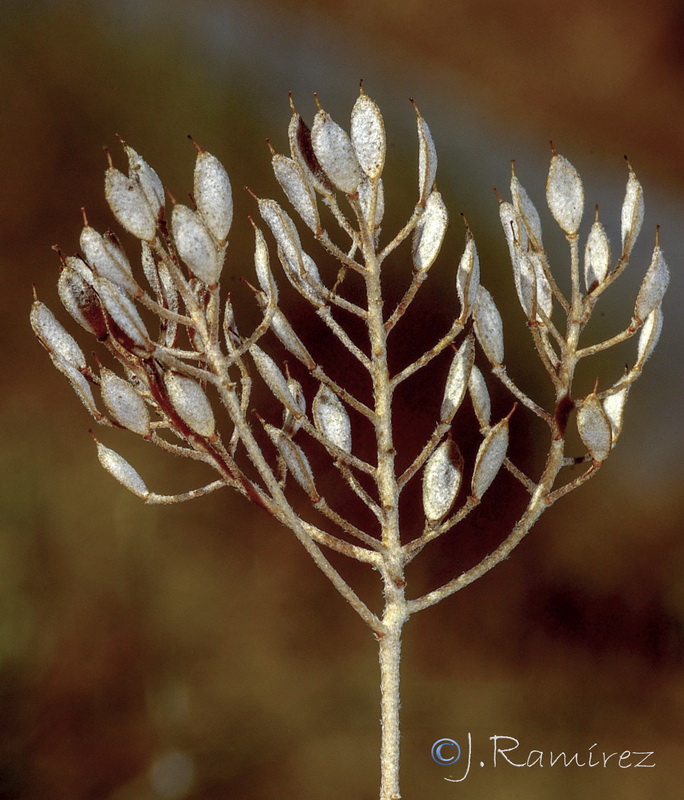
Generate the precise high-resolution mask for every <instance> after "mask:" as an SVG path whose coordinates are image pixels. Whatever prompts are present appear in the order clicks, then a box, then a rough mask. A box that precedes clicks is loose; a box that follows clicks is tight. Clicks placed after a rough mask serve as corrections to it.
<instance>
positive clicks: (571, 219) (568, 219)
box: [546, 151, 584, 236]
mask: <svg viewBox="0 0 684 800" xmlns="http://www.w3.org/2000/svg"><path fill="white" fill-rule="evenodd" d="M546 202H547V203H548V205H549V210H550V211H551V213H552V214H553V218H554V219H555V220H556V222H557V223H558V225H559V226H560V227H561V228H562V230H563V231H565V233H566V234H567V235H568V236H574V235H575V234H576V233H577V230H578V228H579V226H580V222H581V220H582V213H583V212H584V187H583V186H582V179H581V178H580V176H579V173H578V172H577V170H576V169H575V168H574V167H573V166H572V164H571V163H570V162H569V161H568V160H567V158H564V157H563V156H559V155H558V153H556V152H555V151H554V152H553V155H552V157H551V165H550V167H549V175H548V178H547V180H546Z"/></svg>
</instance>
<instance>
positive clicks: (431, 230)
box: [413, 191, 449, 272]
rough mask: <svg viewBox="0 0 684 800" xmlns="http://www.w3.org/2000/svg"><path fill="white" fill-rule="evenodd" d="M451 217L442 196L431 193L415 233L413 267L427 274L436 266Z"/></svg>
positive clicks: (435, 192) (437, 193) (434, 192)
mask: <svg viewBox="0 0 684 800" xmlns="http://www.w3.org/2000/svg"><path fill="white" fill-rule="evenodd" d="M448 224H449V216H448V214H447V210H446V206H445V205H444V201H443V200H442V195H441V194H440V193H439V192H437V191H433V192H430V196H429V197H428V199H427V201H426V203H425V210H424V211H423V214H422V216H421V218H420V219H419V220H418V223H417V224H416V227H415V228H414V231H413V266H414V267H415V269H416V272H426V271H427V270H428V269H430V267H431V266H432V265H433V264H434V262H435V259H436V258H437V256H438V254H439V251H440V249H441V247H442V243H443V242H444V236H445V235H446V230H447V226H448Z"/></svg>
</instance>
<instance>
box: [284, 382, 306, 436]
mask: <svg viewBox="0 0 684 800" xmlns="http://www.w3.org/2000/svg"><path fill="white" fill-rule="evenodd" d="M287 387H288V389H289V390H290V394H291V395H292V397H294V400H295V402H296V403H297V406H298V408H299V411H300V413H301V416H300V417H299V418H298V419H295V417H294V416H293V414H292V412H291V411H288V409H287V408H286V409H284V410H283V431H284V432H285V433H286V434H287V435H288V436H294V434H295V433H297V431H298V430H299V429H300V428H301V427H302V423H301V420H302V417H304V416H306V398H305V397H304V390H303V389H302V384H301V383H300V382H299V381H298V380H295V379H294V378H293V377H292V375H290V374H289V372H288V375H287Z"/></svg>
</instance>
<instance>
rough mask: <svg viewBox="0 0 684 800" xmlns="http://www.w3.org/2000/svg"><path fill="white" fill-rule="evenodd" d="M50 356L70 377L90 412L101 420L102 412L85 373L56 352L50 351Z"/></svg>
mask: <svg viewBox="0 0 684 800" xmlns="http://www.w3.org/2000/svg"><path fill="white" fill-rule="evenodd" d="M50 358H51V360H52V363H53V364H54V365H55V367H56V368H57V369H58V370H59V371H60V372H61V373H62V375H64V376H65V377H66V378H67V379H68V381H69V383H70V384H71V388H72V389H73V390H74V391H75V392H76V394H77V395H78V398H79V400H80V401H81V402H82V403H83V405H84V406H85V407H86V408H87V409H88V411H89V412H90V414H91V415H92V416H93V417H95V419H96V420H97V421H98V422H100V421H101V420H102V414H101V413H100V412H99V411H98V410H97V406H96V405H95V398H94V397H93V393H92V390H91V388H90V384H89V383H88V381H87V380H86V379H85V377H84V376H83V374H82V373H81V372H79V371H78V370H77V369H76V367H75V366H73V364H69V362H68V361H65V360H64V359H63V358H61V357H60V356H58V355H56V354H55V353H50Z"/></svg>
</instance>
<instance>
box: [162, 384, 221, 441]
mask: <svg viewBox="0 0 684 800" xmlns="http://www.w3.org/2000/svg"><path fill="white" fill-rule="evenodd" d="M164 386H166V391H167V392H168V395H169V400H170V401H171V405H172V406H173V408H174V410H175V411H176V413H177V414H178V416H179V417H180V418H181V419H182V420H183V422H185V423H186V424H187V425H188V427H190V428H191V429H192V430H193V431H194V432H195V433H198V434H199V435H200V436H204V437H206V438H211V437H212V436H213V435H214V433H215V432H216V422H215V421H214V412H213V410H212V408H211V403H210V402H209V398H208V397H207V395H206V394H205V393H204V389H203V388H202V387H201V386H200V385H199V383H197V381H196V380H193V379H192V378H188V377H187V376H186V375H179V374H178V373H177V372H166V373H165V374H164Z"/></svg>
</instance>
